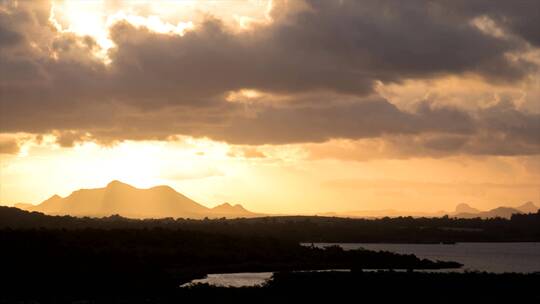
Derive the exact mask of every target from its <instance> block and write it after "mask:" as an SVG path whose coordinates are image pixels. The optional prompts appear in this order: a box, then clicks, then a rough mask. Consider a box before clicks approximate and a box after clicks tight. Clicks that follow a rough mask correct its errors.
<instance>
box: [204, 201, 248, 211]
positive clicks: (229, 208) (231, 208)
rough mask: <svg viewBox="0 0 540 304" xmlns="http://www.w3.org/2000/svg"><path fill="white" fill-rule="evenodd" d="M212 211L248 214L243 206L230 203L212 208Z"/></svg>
mask: <svg viewBox="0 0 540 304" xmlns="http://www.w3.org/2000/svg"><path fill="white" fill-rule="evenodd" d="M212 210H214V211H237V212H238V211H246V212H248V211H247V210H246V209H245V208H244V207H243V206H242V205H240V204H234V205H232V204H231V203H228V202H225V203H223V204H221V205H218V206H216V207H214V208H212Z"/></svg>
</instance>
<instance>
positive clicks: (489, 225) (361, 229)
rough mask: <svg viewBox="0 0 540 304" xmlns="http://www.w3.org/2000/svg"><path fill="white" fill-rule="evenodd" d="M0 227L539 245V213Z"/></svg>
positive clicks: (28, 221) (53, 219)
mask: <svg viewBox="0 0 540 304" xmlns="http://www.w3.org/2000/svg"><path fill="white" fill-rule="evenodd" d="M0 227H10V228H61V229H81V228H99V229H148V228H163V229H175V230H176V229H182V230H188V231H199V232H209V233H212V232H215V231H219V232H220V233H221V234H224V235H230V236H264V237H272V238H278V239H281V240H285V239H287V240H290V241H296V242H396V243H401V242H403V243H438V242H529V241H540V212H539V213H535V214H515V215H513V216H512V218H511V219H503V218H494V219H480V218H476V219H459V218H450V217H446V216H445V217H439V218H412V217H398V218H382V219H347V218H333V217H318V216H283V217H262V218H253V219H212V220H190V219H172V218H165V219H146V220H136V219H127V218H123V217H120V216H111V217H106V218H100V219H97V218H77V217H71V216H48V215H44V214H42V213H37V212H27V211H23V210H20V209H17V208H9V207H0Z"/></svg>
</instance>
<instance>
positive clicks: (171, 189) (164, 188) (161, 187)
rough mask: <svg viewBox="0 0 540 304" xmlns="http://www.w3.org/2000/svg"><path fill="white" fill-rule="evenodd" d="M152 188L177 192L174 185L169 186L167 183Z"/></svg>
mask: <svg viewBox="0 0 540 304" xmlns="http://www.w3.org/2000/svg"><path fill="white" fill-rule="evenodd" d="M151 189H153V190H160V191H168V192H177V191H176V190H174V189H173V188H172V187H170V186H167V185H159V186H155V187H152V188H151Z"/></svg>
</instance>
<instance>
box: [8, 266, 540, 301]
mask: <svg viewBox="0 0 540 304" xmlns="http://www.w3.org/2000/svg"><path fill="white" fill-rule="evenodd" d="M539 284H540V274H515V273H514V274H512V273H509V274H489V273H423V272H416V271H414V272H394V271H378V272H362V271H354V270H353V271H351V272H278V273H275V274H274V276H273V278H272V279H271V280H270V281H269V282H267V283H266V284H264V285H263V286H260V287H242V288H226V287H213V286H209V285H206V284H198V285H195V286H193V287H189V288H176V289H171V290H165V291H160V292H157V293H156V292H148V290H146V289H137V288H133V289H131V290H130V291H129V292H126V291H124V292H116V293H99V292H85V293H79V294H77V293H73V292H70V290H69V289H67V288H66V289H65V290H66V291H67V292H64V293H61V294H23V295H14V294H11V293H7V294H6V293H3V294H1V295H0V303H12V302H20V300H21V299H22V300H25V301H26V302H24V303H234V304H238V303H272V304H274V303H430V304H431V303H452V304H455V303H539V302H540V293H538V291H537V289H538V286H539Z"/></svg>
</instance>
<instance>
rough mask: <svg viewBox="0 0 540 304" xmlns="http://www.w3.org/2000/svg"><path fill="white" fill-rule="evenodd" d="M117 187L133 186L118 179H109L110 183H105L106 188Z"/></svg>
mask: <svg viewBox="0 0 540 304" xmlns="http://www.w3.org/2000/svg"><path fill="white" fill-rule="evenodd" d="M119 187H129V188H133V187H132V186H131V185H128V184H126V183H123V182H121V181H119V180H113V181H111V182H110V183H108V184H107V187H106V188H107V189H111V188H119Z"/></svg>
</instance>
